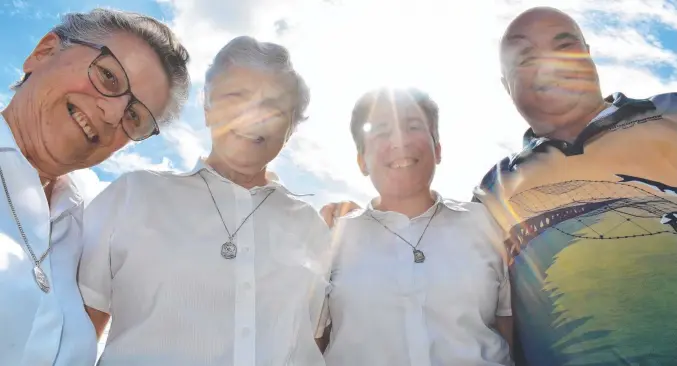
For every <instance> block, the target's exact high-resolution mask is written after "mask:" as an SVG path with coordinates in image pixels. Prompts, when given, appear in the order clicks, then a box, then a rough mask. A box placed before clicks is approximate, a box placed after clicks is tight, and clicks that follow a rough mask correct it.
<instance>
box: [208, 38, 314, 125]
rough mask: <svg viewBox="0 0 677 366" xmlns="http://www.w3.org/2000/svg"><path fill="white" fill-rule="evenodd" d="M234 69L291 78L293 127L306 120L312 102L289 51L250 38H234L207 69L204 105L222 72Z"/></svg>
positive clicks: (276, 45)
mask: <svg viewBox="0 0 677 366" xmlns="http://www.w3.org/2000/svg"><path fill="white" fill-rule="evenodd" d="M231 66H240V67H246V68H255V69H262V70H266V71H271V72H273V73H276V74H279V75H281V76H285V77H288V78H290V79H291V80H292V83H293V85H294V88H293V89H294V93H295V95H294V100H295V101H296V106H295V107H294V110H293V111H292V125H293V126H296V125H298V123H300V122H301V121H304V120H306V119H307V117H306V116H305V115H304V114H305V111H306V109H307V108H308V104H309V103H310V90H309V89H308V86H307V85H306V82H305V81H304V80H303V78H302V77H301V75H299V74H298V73H297V72H296V70H294V66H293V65H292V63H291V59H290V56H289V51H288V50H287V49H286V48H285V47H283V46H280V45H278V44H275V43H269V42H259V41H257V40H256V39H254V38H252V37H248V36H240V37H237V38H234V39H233V40H231V41H230V42H228V44H226V45H225V46H224V47H223V48H222V49H221V50H220V51H219V53H218V54H216V57H214V61H213V63H212V64H211V65H210V66H209V69H207V73H206V74H205V94H206V98H205V103H208V101H209V97H208V95H207V94H208V91H209V90H208V86H209V84H210V82H211V81H212V80H213V79H214V78H215V77H216V76H217V75H219V74H220V73H222V72H225V71H227V70H228V68H229V67H231Z"/></svg>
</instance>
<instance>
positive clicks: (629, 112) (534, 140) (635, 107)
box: [510, 93, 656, 169]
mask: <svg viewBox="0 0 677 366" xmlns="http://www.w3.org/2000/svg"><path fill="white" fill-rule="evenodd" d="M604 101H605V102H607V103H611V104H612V105H613V106H614V107H616V108H617V110H616V111H614V112H613V113H611V114H609V115H607V116H605V117H603V118H599V119H595V120H593V121H592V122H590V123H589V124H588V126H587V127H586V128H585V129H584V130H583V132H581V134H580V135H579V136H578V137H577V138H576V141H575V142H574V143H572V144H569V143H567V142H565V141H560V140H554V139H550V138H547V137H539V136H536V134H535V133H534V131H533V129H531V128H529V129H528V130H527V131H526V132H525V133H524V137H523V139H522V143H523V149H522V151H521V152H520V153H518V154H514V155H513V156H512V157H511V158H510V169H513V168H514V167H515V165H516V164H518V163H520V162H522V161H524V160H525V159H527V158H528V157H529V156H531V155H533V153H535V152H542V151H544V150H545V147H547V146H555V147H557V148H559V149H560V150H563V151H567V150H570V152H571V153H570V154H568V155H578V154H582V153H583V145H584V143H585V142H586V141H587V140H588V139H590V138H591V137H593V136H595V135H596V134H598V133H600V132H602V131H604V130H606V129H608V128H611V127H613V126H615V125H616V124H618V123H619V122H621V121H623V120H625V119H627V118H630V117H632V116H635V115H637V114H640V113H644V112H648V111H651V110H655V109H656V105H655V104H654V103H653V102H652V101H651V100H649V99H632V98H628V97H626V96H625V95H624V94H623V93H614V94H612V95H610V96H608V97H606V98H605V99H604ZM569 145H571V148H570V147H569Z"/></svg>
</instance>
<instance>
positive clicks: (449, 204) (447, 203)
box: [350, 191, 468, 218]
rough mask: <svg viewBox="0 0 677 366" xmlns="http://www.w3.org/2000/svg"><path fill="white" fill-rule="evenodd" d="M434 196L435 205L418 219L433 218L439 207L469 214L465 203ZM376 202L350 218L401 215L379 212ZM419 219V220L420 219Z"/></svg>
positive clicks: (434, 193)
mask: <svg viewBox="0 0 677 366" xmlns="http://www.w3.org/2000/svg"><path fill="white" fill-rule="evenodd" d="M432 194H433V196H434V197H435V203H433V205H432V206H431V207H430V208H429V209H428V210H426V211H425V212H424V213H422V214H421V215H419V216H418V217H427V216H431V215H432V214H433V212H434V210H435V208H436V207H437V206H438V205H443V206H444V207H446V208H448V209H450V210H452V211H457V212H468V209H467V208H465V207H463V203H461V202H458V201H455V200H452V199H449V198H443V197H442V195H440V194H439V193H437V192H436V191H432ZM375 200H376V198H374V199H372V200H371V201H369V204H367V207H366V208H364V209H361V210H356V211H355V212H354V213H353V214H352V215H350V216H352V217H358V216H362V215H364V214H365V213H367V212H369V213H370V214H372V215H378V216H381V217H384V216H389V215H392V214H399V213H396V212H392V211H379V210H377V209H375V208H374V201H375ZM418 217H417V218H418Z"/></svg>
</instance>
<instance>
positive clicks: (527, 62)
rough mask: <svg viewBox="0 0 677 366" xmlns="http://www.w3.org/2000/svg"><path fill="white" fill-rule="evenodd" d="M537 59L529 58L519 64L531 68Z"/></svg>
mask: <svg viewBox="0 0 677 366" xmlns="http://www.w3.org/2000/svg"><path fill="white" fill-rule="evenodd" d="M535 59H536V58H535V57H527V58H525V59H524V60H522V61H521V62H520V63H519V66H529V65H531V64H532V63H533V62H534V60H535Z"/></svg>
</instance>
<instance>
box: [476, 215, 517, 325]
mask: <svg viewBox="0 0 677 366" xmlns="http://www.w3.org/2000/svg"><path fill="white" fill-rule="evenodd" d="M483 207H484V211H485V213H486V217H487V221H488V223H489V224H488V230H489V231H490V232H489V233H488V237H489V238H490V241H491V246H492V247H493V249H494V251H495V252H496V253H497V254H498V256H499V258H498V259H497V260H498V261H500V262H499V263H498V265H497V266H496V272H497V277H498V281H499V286H498V303H497V306H496V315H497V316H512V303H511V290H510V275H509V272H508V263H509V257H508V256H509V254H508V250H507V248H506V246H505V240H504V238H505V237H506V233H505V231H504V230H503V229H501V226H500V225H499V223H498V222H497V221H496V220H495V218H494V216H492V214H491V211H489V209H488V208H487V207H486V206H484V205H483Z"/></svg>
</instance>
